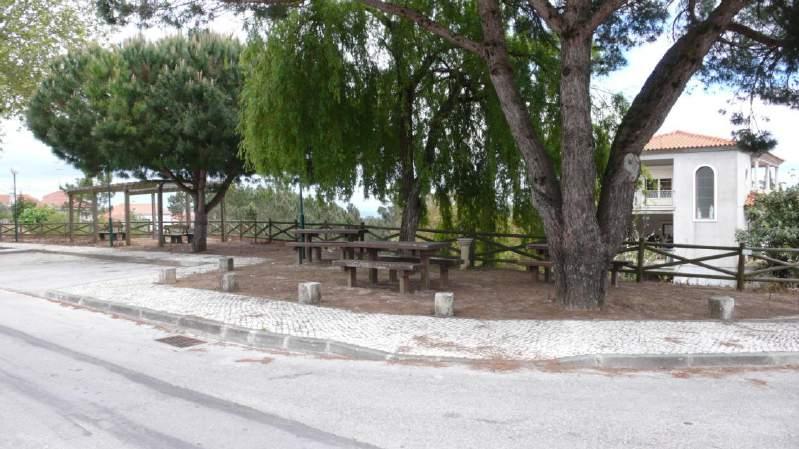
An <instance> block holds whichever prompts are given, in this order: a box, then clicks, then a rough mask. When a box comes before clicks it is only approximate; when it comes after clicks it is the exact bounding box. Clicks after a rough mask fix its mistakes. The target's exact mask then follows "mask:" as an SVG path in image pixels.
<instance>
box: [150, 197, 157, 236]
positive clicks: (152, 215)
mask: <svg viewBox="0 0 799 449" xmlns="http://www.w3.org/2000/svg"><path fill="white" fill-rule="evenodd" d="M155 216H156V210H155V193H151V194H150V223H151V224H152V226H153V240H158V228H157V227H156V220H155Z"/></svg>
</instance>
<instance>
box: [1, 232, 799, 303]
mask: <svg viewBox="0 0 799 449" xmlns="http://www.w3.org/2000/svg"><path fill="white" fill-rule="evenodd" d="M180 224H183V222H164V226H170V225H180ZM208 225H209V228H208V234H209V235H210V236H212V237H219V238H221V237H223V236H224V239H234V240H251V241H253V242H255V243H268V242H272V241H296V240H297V234H296V233H295V232H294V231H295V230H296V229H298V228H299V224H298V223H297V222H296V221H273V220H267V221H226V222H224V223H223V222H221V221H210V222H209V223H208ZM130 227H131V229H130V231H131V232H130V233H131V236H132V237H152V236H153V234H154V229H153V225H152V224H151V223H150V222H149V221H144V222H131V226H130ZM306 227H307V228H341V227H349V228H359V229H362V230H363V231H364V236H365V238H366V239H367V240H394V239H397V238H398V237H399V228H397V227H388V226H369V225H365V224H363V223H360V224H352V223H307V224H306ZM107 228H108V224H99V225H98V230H97V231H98V232H99V231H104V230H107ZM223 231H224V232H223ZM73 235H74V236H76V237H84V238H87V237H91V236H92V235H93V232H92V225H91V224H90V223H75V224H73ZM68 236H69V233H68V224H67V223H41V224H20V226H19V239H20V240H22V241H24V240H30V239H45V238H67V237H68ZM416 238H417V239H419V240H423V241H448V242H455V241H457V240H458V239H472V244H471V248H472V253H471V254H470V255H469V258H470V263H471V265H473V266H481V265H482V266H489V265H495V264H518V265H521V264H520V262H521V261H522V259H524V258H534V259H540V258H541V257H542V256H541V255H540V254H537V253H536V252H533V251H529V250H528V249H527V245H528V244H529V243H532V242H541V241H543V238H542V237H540V236H533V235H525V234H512V233H489V232H462V231H456V230H443V229H424V228H423V229H419V230H418V231H417V233H416ZM13 239H14V225H13V224H10V223H0V241H3V240H5V241H9V240H13ZM691 252H693V253H697V255H695V256H692V257H688V256H686V255H685V254H686V253H691ZM446 255H448V256H450V257H453V258H459V257H460V251H459V248H457V247H456V245H453V247H451V248H450V249H449V253H448V254H446ZM616 259H617V260H623V261H626V263H625V264H623V265H620V267H619V268H618V272H620V273H624V274H626V275H627V276H629V277H631V278H634V279H635V280H637V281H641V280H644V279H648V278H669V279H670V278H674V277H680V278H702V279H713V280H723V281H731V282H734V283H735V285H736V286H737V287H738V288H739V289H742V288H743V286H744V285H745V284H746V282H779V283H790V284H799V249H797V248H750V247H746V246H744V245H743V244H741V245H738V246H709V245H684V244H670V243H655V242H646V241H644V240H639V241H637V242H626V243H625V244H624V246H623V247H622V248H621V250H620V251H619V254H618V256H617V258H616ZM722 259H727V263H726V264H721V266H719V264H718V263H717V264H709V263H708V262H710V261H714V260H715V261H720V260H722Z"/></svg>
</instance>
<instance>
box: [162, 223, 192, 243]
mask: <svg viewBox="0 0 799 449" xmlns="http://www.w3.org/2000/svg"><path fill="white" fill-rule="evenodd" d="M164 237H169V243H183V237H186V242H187V243H191V242H192V240H194V232H191V229H189V228H188V227H186V226H175V225H172V226H164Z"/></svg>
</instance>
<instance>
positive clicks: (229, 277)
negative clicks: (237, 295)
mask: <svg viewBox="0 0 799 449" xmlns="http://www.w3.org/2000/svg"><path fill="white" fill-rule="evenodd" d="M221 287H222V291H223V292H234V291H236V290H238V289H239V281H238V279H237V278H236V273H225V274H223V275H222V281H221Z"/></svg>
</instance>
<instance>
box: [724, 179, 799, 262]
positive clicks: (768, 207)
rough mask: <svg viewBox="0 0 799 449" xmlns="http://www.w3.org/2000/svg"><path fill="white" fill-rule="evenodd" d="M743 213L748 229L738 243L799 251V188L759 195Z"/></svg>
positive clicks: (740, 236) (739, 234) (739, 235)
mask: <svg viewBox="0 0 799 449" xmlns="http://www.w3.org/2000/svg"><path fill="white" fill-rule="evenodd" d="M744 214H745V216H746V220H747V222H748V223H749V226H748V229H746V230H743V231H739V232H738V241H740V242H744V243H746V244H747V245H748V246H756V247H771V248H799V186H793V187H790V188H788V189H785V190H778V191H773V192H770V193H766V194H757V195H756V196H755V201H754V203H753V204H752V205H751V206H748V207H747V208H746V209H745V211H744Z"/></svg>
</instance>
